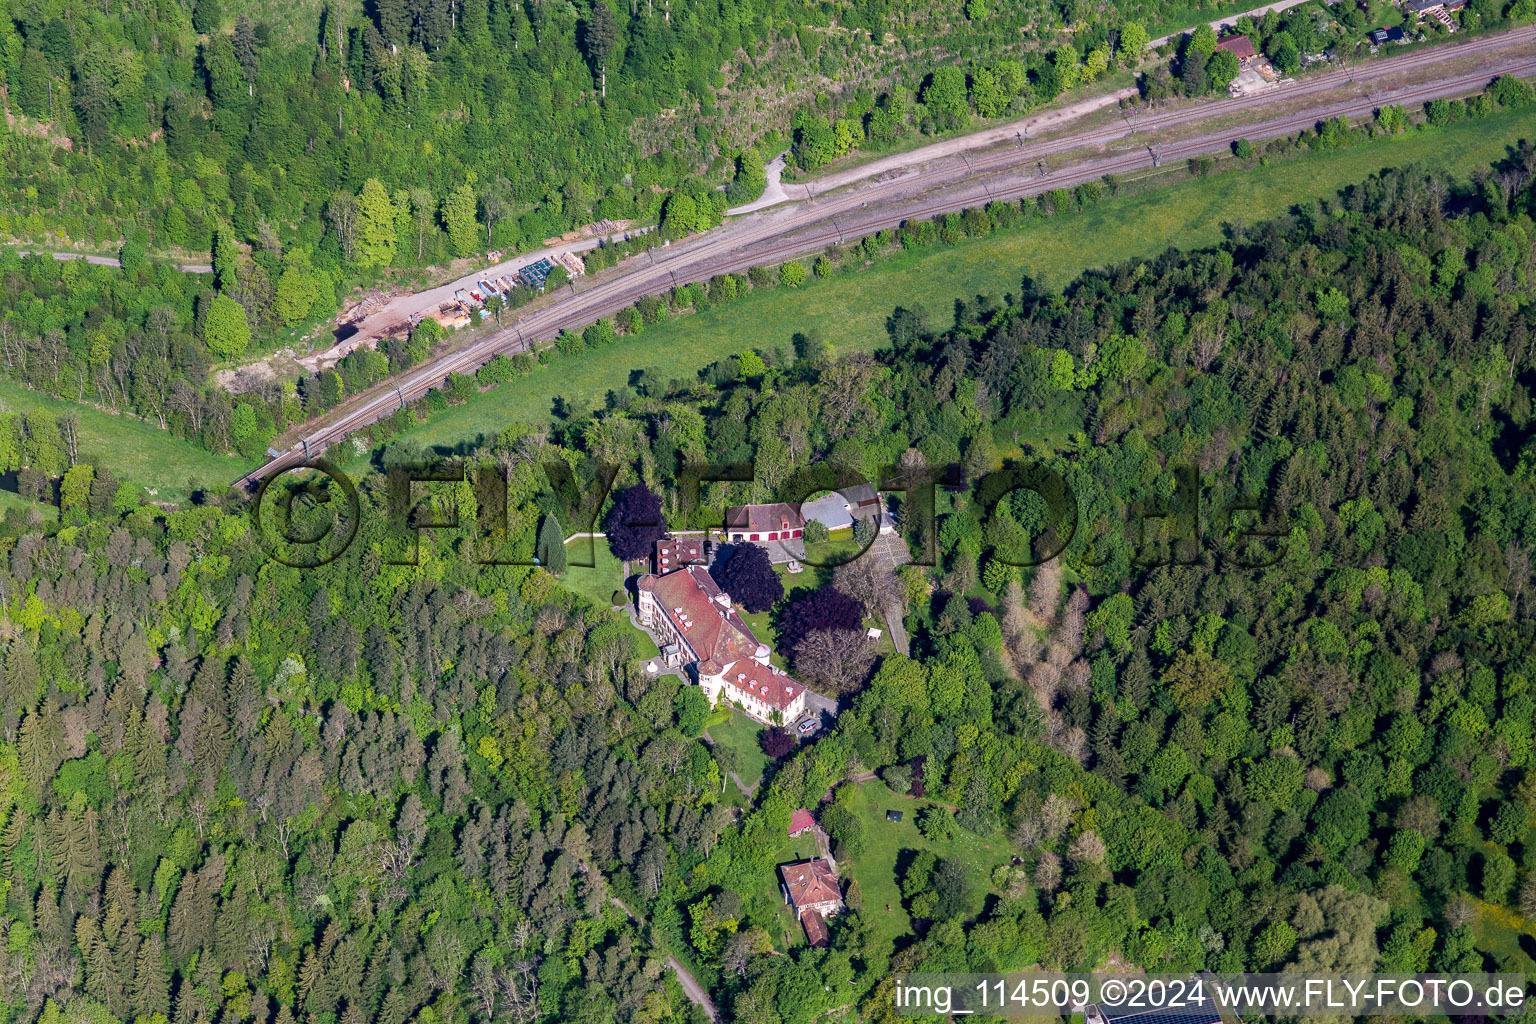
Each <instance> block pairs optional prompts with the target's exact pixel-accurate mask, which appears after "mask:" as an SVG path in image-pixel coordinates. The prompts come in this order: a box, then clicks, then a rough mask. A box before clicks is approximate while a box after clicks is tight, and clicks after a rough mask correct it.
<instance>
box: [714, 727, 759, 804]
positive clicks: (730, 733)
mask: <svg viewBox="0 0 1536 1024" xmlns="http://www.w3.org/2000/svg"><path fill="white" fill-rule="evenodd" d="M762 731H763V727H762V726H760V725H758V724H757V723H756V722H754V721H752V719H750V718H748V717H747V716H746V715H744V714H742V713H741V712H739V711H732V712H731V718H730V721H728V722H726V723H724V724H722V725H711V726H710V727H709V738H710V739H711V740H713V741H714V743H715V745H716V746H718V747H721V748H724V749H727V750H732V751H734V752H735V754H736V763H737V764H738V765H739V766H740V767H738V768H737V769H736V774H737V776H738V777H740V779H741V784H742V785H743V786H746V787H747V788H748V789H752V788H753V787H755V786H756V785H757V784H758V783H759V782H761V781H762V778H763V772H765V771H767V769H768V755H767V754H764V753H763V748H762V747H760V746H758V743H757V736H758V734H759V733H760V732H762Z"/></svg>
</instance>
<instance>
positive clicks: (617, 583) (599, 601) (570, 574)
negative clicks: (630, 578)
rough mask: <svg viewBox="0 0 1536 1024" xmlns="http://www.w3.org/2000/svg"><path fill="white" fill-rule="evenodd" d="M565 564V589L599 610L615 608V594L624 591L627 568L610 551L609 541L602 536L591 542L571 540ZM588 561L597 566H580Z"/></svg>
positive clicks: (566, 551)
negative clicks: (616, 591)
mask: <svg viewBox="0 0 1536 1024" xmlns="http://www.w3.org/2000/svg"><path fill="white" fill-rule="evenodd" d="M589 544H590V545H591V546H590V547H589V546H588V545H589ZM565 561H566V570H565V575H564V576H561V577H560V585H561V586H563V587H565V588H566V589H567V590H574V591H575V592H576V593H578V594H580V595H581V596H583V597H585V598H587V599H588V600H590V601H591V602H592V603H593V604H595V605H597V606H598V607H599V608H610V607H612V606H613V592H614V591H615V590H619V591H622V590H623V589H624V566H623V564H622V563H620V562H619V560H618V559H617V558H615V557H613V552H612V551H610V550H608V542H607V541H605V540H603V539H602V538H600V537H599V538H597V539H595V540H591V541H589V540H587V539H586V538H577V539H576V540H573V541H569V542H568V543H567V544H566V545H565ZM588 561H590V562H593V563H595V564H594V565H592V566H590V567H586V566H581V565H578V564H577V563H578V562H588Z"/></svg>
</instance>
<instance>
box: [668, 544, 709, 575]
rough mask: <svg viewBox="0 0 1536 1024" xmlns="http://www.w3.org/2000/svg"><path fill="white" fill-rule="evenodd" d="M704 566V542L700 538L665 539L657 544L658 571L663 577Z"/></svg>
mask: <svg viewBox="0 0 1536 1024" xmlns="http://www.w3.org/2000/svg"><path fill="white" fill-rule="evenodd" d="M703 564H704V541H703V540H702V539H700V538H698V537H663V538H662V539H661V540H659V541H657V542H656V571H657V572H658V573H659V574H661V575H666V574H667V573H669V572H672V571H674V570H676V569H681V568H682V567H683V566H685V565H703Z"/></svg>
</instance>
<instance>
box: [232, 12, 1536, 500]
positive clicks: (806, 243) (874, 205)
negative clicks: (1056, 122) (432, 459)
mask: <svg viewBox="0 0 1536 1024" xmlns="http://www.w3.org/2000/svg"><path fill="white" fill-rule="evenodd" d="M1533 44H1536V26H1532V27H1527V28H1522V29H1515V30H1512V31H1510V32H1506V33H1502V34H1500V35H1497V36H1487V37H1482V38H1479V39H1474V40H1470V41H1468V42H1466V43H1459V44H1454V45H1446V46H1441V47H1437V48H1435V49H1432V50H1428V51H1419V52H1417V53H1415V54H1409V55H1404V56H1401V57H1393V58H1387V59H1385V60H1381V61H1375V62H1372V63H1370V64H1366V65H1364V66H1362V67H1360V68H1357V69H1354V70H1352V71H1343V70H1341V71H1338V72H1333V73H1330V74H1327V75H1319V76H1317V77H1316V78H1312V79H1307V80H1304V81H1303V82H1301V83H1298V84H1297V85H1295V86H1294V87H1291V88H1286V89H1281V90H1271V91H1269V92H1265V93H1261V94H1258V95H1254V96H1246V97H1240V98H1236V99H1228V100H1221V101H1216V102H1213V103H1207V104H1201V105H1199V106H1196V107H1190V108H1182V109H1178V110H1169V111H1160V112H1156V113H1152V114H1147V115H1143V116H1141V117H1139V118H1133V119H1131V120H1130V121H1129V122H1128V123H1117V124H1112V125H1108V126H1104V127H1100V128H1095V129H1090V130H1087V131H1083V132H1078V133H1074V134H1072V135H1068V136H1063V137H1061V138H1059V139H1051V140H1044V141H1040V142H1036V143H1031V144H1028V145H1024V146H1019V147H1009V148H1004V149H999V150H996V151H991V152H984V153H980V154H975V155H969V156H963V157H957V158H952V159H947V160H940V161H935V162H934V163H933V164H932V165H930V166H926V167H920V168H915V169H913V170H912V171H911V172H908V173H904V174H902V175H900V176H899V177H896V178H894V179H892V180H890V181H884V182H880V181H874V182H866V183H863V184H861V185H858V186H855V187H854V188H853V189H852V190H851V191H849V192H846V193H827V194H824V195H822V196H819V197H817V198H815V199H813V200H808V201H806V202H804V203H801V204H798V205H795V206H791V207H779V208H775V209H771V210H768V211H764V212H762V213H759V214H753V215H750V216H748V217H745V218H742V219H740V220H738V221H735V222H732V223H730V224H727V225H725V226H724V227H722V228H720V229H717V230H716V231H713V232H710V233H708V234H706V235H703V236H700V237H699V238H697V239H694V240H691V241H689V242H686V243H679V244H675V245H673V246H670V247H668V251H665V252H662V254H661V255H660V256H657V255H656V253H657V251H658V250H652V252H651V259H650V262H648V263H639V264H638V265H636V266H634V267H633V268H631V269H629V270H628V271H627V272H625V273H621V274H619V275H616V276H612V277H608V278H606V279H603V280H598V281H594V282H592V283H591V284H590V285H589V286H588V287H587V288H586V289H585V290H582V291H576V292H575V293H574V294H572V295H571V296H570V297H569V298H563V299H561V300H560V301H558V302H556V303H553V304H551V305H549V306H546V307H544V308H543V309H539V310H535V311H532V312H530V313H528V314H526V315H524V316H522V317H520V318H519V319H517V320H516V321H514V322H513V323H511V324H509V325H507V326H505V327H503V328H501V329H499V330H497V331H495V332H492V333H491V334H488V335H486V336H485V337H483V338H480V339H477V340H476V341H474V342H472V343H471V344H469V345H467V346H465V347H464V348H462V349H459V350H457V351H454V352H449V353H446V354H444V355H442V356H440V357H438V358H437V359H435V360H433V361H431V362H429V363H427V364H425V365H423V366H421V367H418V368H416V369H414V370H411V371H409V372H408V373H406V374H404V375H403V376H401V377H399V378H397V379H395V380H391V381H387V382H385V383H382V384H380V385H378V386H376V387H375V388H373V389H371V390H370V391H368V392H365V393H363V394H362V395H360V396H358V397H357V398H356V399H354V400H353V401H352V402H350V403H348V404H347V405H345V406H343V407H341V409H339V410H336V411H333V413H332V414H330V416H329V417H328V419H327V420H322V421H321V422H319V423H317V424H315V425H314V426H313V428H312V429H311V430H310V432H308V433H306V434H305V435H304V436H303V437H302V438H301V439H300V441H299V442H298V443H297V444H296V445H295V446H294V447H292V448H290V449H289V450H287V451H286V452H283V453H282V454H281V455H278V456H277V457H275V458H273V459H271V460H270V461H268V462H267V463H265V464H264V465H262V466H260V467H258V468H257V469H255V470H253V471H252V472H250V473H248V474H246V475H245V476H243V477H241V478H240V479H239V480H237V481H235V486H237V487H240V488H243V489H247V490H249V489H253V488H254V487H255V486H257V485H258V484H259V483H260V482H261V480H263V479H265V478H266V477H269V476H272V475H275V474H278V473H282V472H285V471H287V470H289V469H292V468H294V467H297V466H301V465H304V464H306V463H307V462H309V461H311V460H312V459H314V458H315V457H316V456H318V455H319V454H321V453H322V452H324V451H325V450H326V449H327V448H329V447H330V446H331V445H333V444H335V443H336V442H337V441H339V440H341V439H342V438H344V437H346V436H347V435H348V434H351V433H352V432H353V431H356V430H358V429H360V428H362V427H365V426H368V425H370V424H372V423H375V422H377V421H378V420H380V419H382V418H384V417H385V416H388V415H391V414H392V413H394V412H395V411H396V410H398V409H401V408H403V407H404V406H405V405H407V404H408V403H409V402H411V401H414V400H415V399H417V398H420V397H421V396H422V395H424V394H426V393H427V392H428V391H429V390H431V389H432V388H434V387H440V386H441V385H442V384H443V383H444V381H445V380H446V379H447V378H448V376H449V375H450V374H453V373H472V372H474V371H475V370H476V369H478V368H479V367H480V366H482V365H484V364H485V363H486V362H488V361H489V360H490V359H492V358H494V357H495V356H496V355H500V354H509V355H510V354H515V353H519V352H526V351H529V350H530V349H532V348H534V347H535V346H537V345H538V344H539V343H541V342H544V341H547V340H549V339H551V338H553V337H555V336H556V335H557V334H559V332H560V331H561V330H563V329H573V328H576V327H580V326H584V325H586V324H588V323H591V322H592V321H593V320H596V319H597V318H599V317H602V316H607V315H610V314H612V313H615V312H617V311H619V310H621V309H623V308H624V307H626V306H629V305H632V304H633V303H634V302H635V301H636V300H637V299H640V298H642V297H643V296H646V295H653V294H656V293H658V292H663V291H666V290H668V289H670V288H674V287H677V286H679V285H682V284H690V283H693V282H696V281H702V280H708V279H709V278H710V277H713V276H714V275H716V274H722V273H739V272H741V271H743V270H746V269H747V268H748V267H751V266H754V265H759V264H765V263H775V262H780V261H783V260H787V259H792V258H794V257H796V256H801V255H804V254H807V253H811V252H815V251H817V250H819V249H823V248H826V247H827V246H829V245H832V244H834V243H840V242H844V241H846V240H848V239H853V238H861V237H863V236H865V235H868V234H870V233H872V232H875V231H881V230H886V229H890V228H894V227H897V226H899V225H900V224H901V223H902V222H903V221H906V220H908V219H911V218H921V217H931V216H934V215H936V214H940V213H948V212H953V211H957V210H963V209H966V208H968V207H971V206H975V205H977V204H979V203H986V202H989V201H992V200H996V199H1019V198H1022V197H1024V196H1028V195H1036V194H1039V193H1042V192H1046V191H1049V190H1051V189H1056V188H1068V187H1071V186H1074V185H1078V184H1082V183H1083V182H1086V181H1092V180H1096V179H1098V178H1101V177H1103V176H1104V175H1106V174H1123V173H1126V172H1128V171H1133V170H1139V169H1143V168H1148V167H1152V166H1154V164H1155V161H1154V146H1155V142H1153V144H1152V145H1148V146H1146V147H1141V148H1137V149H1134V150H1130V151H1126V152H1121V153H1116V154H1111V155H1107V156H1104V157H1101V158H1097V159H1089V160H1086V161H1083V162H1079V163H1076V164H1074V165H1072V166H1071V167H1068V168H1064V169H1061V170H1058V171H1054V172H1046V173H1041V171H1040V165H1041V162H1042V161H1046V160H1048V158H1049V157H1050V156H1052V155H1057V154H1061V153H1067V152H1075V151H1081V150H1084V149H1094V148H1103V147H1106V146H1108V145H1109V144H1110V143H1113V142H1118V141H1121V140H1123V139H1127V138H1130V137H1133V136H1136V135H1142V136H1146V137H1148V138H1149V140H1151V139H1155V134H1156V133H1157V132H1159V131H1165V130H1167V129H1171V128H1175V127H1180V126H1184V125H1188V124H1192V123H1198V122H1200V121H1206V120H1210V119H1212V118H1219V117H1224V116H1227V115H1230V114H1234V113H1242V112H1244V111H1248V110H1253V109H1258V108H1262V107H1264V106H1266V105H1269V104H1272V103H1276V102H1289V101H1294V100H1295V99H1297V98H1305V97H1307V96H1312V95H1319V94H1324V93H1327V92H1330V91H1333V90H1336V89H1339V88H1341V87H1344V86H1347V85H1349V84H1351V83H1354V84H1361V83H1370V82H1377V81H1381V80H1382V79H1386V78H1390V77H1391V76H1393V75H1396V74H1400V73H1402V72H1404V71H1406V70H1409V69H1411V68H1414V67H1421V66H1423V64H1424V63H1425V62H1426V61H1429V60H1431V59H1433V61H1434V62H1435V63H1446V62H1451V61H1456V60H1462V59H1466V58H1468V57H1479V56H1486V55H1490V54H1494V55H1498V56H1497V57H1496V58H1495V59H1490V60H1488V61H1486V62H1485V63H1484V64H1482V65H1481V66H1479V67H1477V68H1475V69H1472V70H1468V71H1463V72H1458V73H1455V74H1451V75H1447V76H1445V77H1443V78H1439V79H1436V80H1434V81H1431V82H1425V83H1419V84H1412V85H1401V86H1395V87H1386V88H1383V89H1380V90H1375V89H1373V90H1371V91H1370V92H1369V94H1368V95H1365V96H1352V97H1345V98H1342V99H1337V100H1333V101H1331V102H1327V103H1323V104H1320V105H1319V106H1316V107H1312V108H1309V109H1307V110H1304V111H1297V112H1293V113H1289V114H1284V115H1280V116H1278V117H1274V118H1270V119H1268V120H1264V121H1258V122H1254V123H1252V124H1248V125H1244V126H1242V127H1241V128H1240V129H1239V128H1232V129H1224V130H1221V131H1215V132H1208V133H1202V134H1200V135H1196V136H1191V137H1189V138H1185V139H1178V140H1172V141H1164V142H1163V143H1162V145H1161V154H1160V159H1161V160H1162V161H1167V160H1184V159H1189V158H1191V157H1196V156H1204V155H1208V154H1211V153H1215V152H1219V151H1221V150H1224V149H1226V148H1227V146H1228V145H1230V142H1231V140H1232V139H1233V138H1234V137H1237V136H1242V137H1245V138H1248V139H1250V140H1253V141H1264V140H1268V139H1272V138H1276V137H1278V136H1282V135H1289V134H1291V133H1293V132H1298V131H1302V130H1304V129H1306V128H1309V127H1311V126H1313V125H1314V124H1316V123H1317V122H1318V121H1320V120H1323V119H1326V118H1334V117H1339V116H1344V117H1348V118H1359V117H1363V116H1369V115H1370V114H1372V113H1373V112H1374V111H1375V110H1376V109H1378V108H1379V107H1381V106H1385V105H1389V104H1394V103H1396V104H1418V103H1423V102H1427V101H1428V100H1431V99H1437V98H1442V97H1456V96H1462V95H1466V94H1468V93H1471V92H1475V91H1477V90H1478V89H1481V88H1483V87H1484V86H1486V85H1487V83H1488V82H1489V81H1491V80H1492V79H1493V78H1495V77H1497V76H1498V75H1501V74H1513V75H1518V76H1520V77H1525V78H1530V77H1536V52H1533V51H1532V50H1531V47H1532V45H1533ZM1503 51H1514V52H1512V53H1504V52H1503ZM573 290H574V289H573Z"/></svg>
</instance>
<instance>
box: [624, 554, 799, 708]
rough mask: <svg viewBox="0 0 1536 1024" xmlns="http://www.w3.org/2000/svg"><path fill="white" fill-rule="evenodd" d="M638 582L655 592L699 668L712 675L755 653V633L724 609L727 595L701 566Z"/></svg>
mask: <svg viewBox="0 0 1536 1024" xmlns="http://www.w3.org/2000/svg"><path fill="white" fill-rule="evenodd" d="M637 586H639V587H641V588H643V589H645V590H649V591H650V592H651V593H653V594H655V595H656V603H657V604H658V605H660V606H661V609H662V611H663V612H664V613H665V614H666V616H667V618H668V619H670V620H671V621H672V624H673V625H674V626H676V627H677V628H678V631H679V632H681V633H682V635H683V640H684V642H686V643H687V644H688V646H689V647H690V648H692V650H693V653H694V656H695V658H696V660H698V661H699V662H700V665H699V669H700V671H701V672H705V673H708V674H710V675H713V674H715V673H717V672H719V671H720V669H721V668H722V667H724V666H726V665H729V664H731V663H732V662H735V661H741V660H742V659H743V658H752V657H754V656H756V654H757V651H758V648H759V647H760V646H761V645H760V644H759V643H758V640H757V637H755V636H753V635H752V630H750V629H748V628H747V624H746V623H745V622H744V621H742V618H741V616H740V615H739V614H737V613H736V611H735V610H734V609H730V610H727V609H728V608H729V598H725V597H724V591H722V590H721V589H720V588H719V587H718V586H717V585H716V584H715V581H714V580H713V579H711V578H710V575H709V571H708V570H707V569H705V568H704V567H703V566H699V565H690V566H687V567H686V568H684V569H681V570H679V571H677V572H669V573H667V574H666V575H665V576H642V577H641V578H640V581H639V583H638V584H637ZM722 599H723V600H724V601H725V602H726V603H722ZM711 663H712V664H711ZM797 685H798V684H797Z"/></svg>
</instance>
